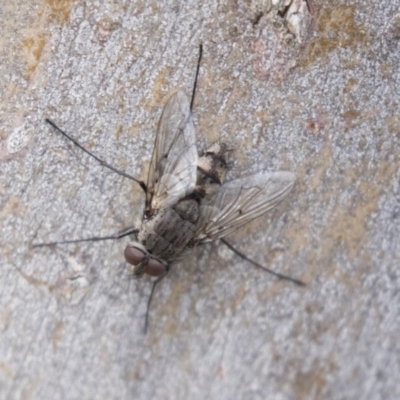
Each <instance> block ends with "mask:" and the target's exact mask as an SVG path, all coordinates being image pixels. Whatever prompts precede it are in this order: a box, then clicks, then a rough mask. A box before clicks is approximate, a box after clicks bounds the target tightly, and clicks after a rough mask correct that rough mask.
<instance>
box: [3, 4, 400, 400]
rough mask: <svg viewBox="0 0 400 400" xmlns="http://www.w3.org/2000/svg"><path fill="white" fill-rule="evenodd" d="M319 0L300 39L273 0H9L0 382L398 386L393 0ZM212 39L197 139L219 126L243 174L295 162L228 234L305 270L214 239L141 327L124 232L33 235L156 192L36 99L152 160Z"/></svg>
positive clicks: (293, 391) (228, 393)
mask: <svg viewBox="0 0 400 400" xmlns="http://www.w3.org/2000/svg"><path fill="white" fill-rule="evenodd" d="M294 1H296V2H298V1H299V0H294ZM306 10H307V13H308V14H307V13H306V14H307V15H306V14H304V15H303V17H304V18H305V19H304V20H303V22H304V26H303V28H304V31H302V33H301V35H300V36H299V37H297V38H293V37H292V40H290V34H288V32H286V36H285V34H284V33H285V29H286V28H287V26H286V25H285V21H284V17H285V10H283V11H282V12H280V13H277V12H275V14H273V10H272V11H271V10H270V9H269V8H268V1H261V0H260V1H244V0H243V1H242V0H240V1H232V0H222V1H220V2H215V1H211V0H206V1H202V2H196V1H192V0H190V1H187V2H178V1H166V2H154V1H153V2H145V1H126V0H121V1H106V2H100V1H96V0H89V1H82V0H76V1H72V0H70V1H68V0H64V1H61V0H60V1H55V0H41V1H40V0H33V1H30V2H23V1H12V2H6V1H5V0H2V1H1V7H0V19H1V27H2V28H1V32H2V33H1V37H0V57H1V62H0V76H1V79H0V93H1V95H0V121H1V124H0V160H1V161H0V162H1V164H0V167H1V174H0V196H1V201H0V224H1V234H0V235H1V259H0V266H1V268H0V282H1V304H0V330H1V333H0V398H1V399H52V400H53V399H54V400H55V399H170V400H173V399H251V400H253V399H260V400H261V399H274V400H275V399H374V400H375V399H398V398H400V380H399V376H400V340H399V337H400V336H399V335H400V289H399V288H400V272H399V271H400V270H399V267H400V262H399V261H400V237H399V234H400V227H399V222H400V184H399V180H400V167H399V158H400V157H399V155H400V151H399V139H400V117H399V98H400V85H399V83H400V67H399V65H400V56H399V54H400V3H399V0H386V1H372V0H358V1H357V0H350V1H345V0H334V1H329V2H328V1H327V2H323V1H319V2H318V1H313V2H311V1H310V0H309V2H308V6H307V7H306ZM286 11H287V10H286ZM273 15H274V16H273ZM279 19H280V21H279ZM303 28H302V29H303ZM199 43H203V45H204V57H203V62H202V64H201V70H200V78H199V82H198V91H197V96H196V99H195V104H194V119H195V124H196V127H197V131H198V136H199V147H200V148H202V146H204V145H205V144H207V143H211V142H212V141H214V140H216V139H218V138H219V139H220V140H222V141H225V142H228V143H229V144H230V145H231V146H232V147H233V148H234V149H235V152H234V154H233V157H232V160H231V161H232V170H231V172H230V178H234V177H238V176H242V175H245V174H250V173H254V172H256V171H260V170H271V171H275V170H290V171H293V172H295V173H296V175H297V178H298V179H297V182H296V185H295V188H294V190H293V192H292V193H291V195H290V196H289V198H288V199H286V200H285V201H284V202H283V203H282V204H281V205H280V206H279V207H278V208H277V209H276V210H275V211H274V212H272V213H270V214H268V215H266V216H265V217H263V218H262V219H260V220H258V221H254V222H252V223H251V224H249V225H248V226H246V227H245V228H244V229H242V230H241V231H238V232H237V233H235V234H234V235H231V237H229V240H230V242H231V243H234V244H235V245H236V246H237V247H238V248H239V249H240V250H242V251H245V252H246V253H247V254H248V255H250V256H252V257H253V258H254V259H256V260H257V261H259V262H261V263H263V264H265V265H266V266H268V267H270V268H272V269H274V270H276V271H279V272H281V273H285V274H288V275H291V276H293V277H296V278H299V279H302V280H303V281H305V282H306V283H307V285H306V286H305V287H304V288H299V287H296V286H294V285H293V284H291V283H288V282H284V281H279V280H277V279H276V278H274V277H272V276H270V275H268V274H266V273H263V272H262V271H260V270H259V269H257V268H255V267H253V266H251V265H250V264H248V263H246V262H244V261H242V260H240V259H238V258H237V256H235V255H234V254H233V253H231V252H230V251H229V250H228V249H227V248H226V247H223V246H222V245H221V244H218V243H214V244H212V245H208V246H204V247H203V248H198V249H196V250H195V251H194V252H193V256H192V257H191V258H189V259H187V260H186V261H184V262H182V263H181V264H178V265H176V267H175V268H173V270H172V272H171V274H170V275H169V276H168V277H167V278H166V279H165V281H164V282H163V283H162V284H161V285H160V287H159V288H158V290H157V292H156V294H155V298H154V302H153V305H152V308H151V313H150V330H149V332H148V334H147V335H144V334H143V323H144V314H145V310H146V302H147V298H148V295H149V292H150V288H151V280H150V279H149V278H145V279H143V280H140V281H135V280H132V279H131V278H130V277H129V274H128V269H127V266H126V264H125V262H124V258H123V249H124V248H125V245H126V244H127V243H128V242H129V238H125V239H123V240H121V241H118V242H102V243H80V244H76V245H68V246H57V247H54V248H32V243H35V242H36V243H37V242H42V241H51V240H61V239H74V238H83V237H88V236H92V235H107V234H112V233H115V232H118V231H120V230H122V229H124V228H126V227H129V226H132V225H135V224H139V223H140V217H141V213H142V210H143V200H144V199H143V194H142V193H141V191H140V190H138V188H137V187H136V186H135V185H134V183H133V182H131V181H128V180H126V179H124V178H122V177H120V176H118V175H115V174H113V173H112V172H111V171H108V170H105V169H104V168H102V167H100V166H99V165H98V164H97V163H96V162H95V161H94V160H92V159H90V158H89V157H88V156H87V155H85V154H83V153H82V152H80V151H79V150H78V149H76V148H75V147H74V146H73V145H71V144H70V143H68V142H67V141H66V140H65V139H64V138H62V137H60V135H59V134H57V132H55V131H54V130H53V129H51V127H49V126H48V125H47V124H45V122H44V118H46V117H48V118H52V119H53V120H54V121H56V122H57V123H58V124H59V125H60V126H61V127H63V128H64V129H65V130H67V131H68V132H69V133H70V134H72V135H74V136H75V137H76V138H78V139H79V140H80V141H81V142H82V143H84V144H85V146H87V147H88V148H89V149H91V150H92V151H93V152H95V153H96V154H97V155H99V156H101V157H102V158H103V159H105V160H107V161H108V162H110V163H111V164H112V165H114V166H116V167H117V168H120V169H123V170H125V171H127V172H128V173H130V174H133V175H136V176H138V177H140V178H141V179H144V178H145V177H146V172H147V168H148V165H149V161H150V156H151V151H152V148H153V142H154V135H155V132H156V128H157V123H158V120H159V118H160V115H161V111H162V107H163V105H164V104H165V102H166V100H167V99H168V96H169V95H170V94H171V93H173V91H175V90H176V89H178V88H183V89H184V90H186V91H187V92H188V93H190V91H191V88H192V85H193V77H194V73H195V68H196V62H197V54H198V45H199Z"/></svg>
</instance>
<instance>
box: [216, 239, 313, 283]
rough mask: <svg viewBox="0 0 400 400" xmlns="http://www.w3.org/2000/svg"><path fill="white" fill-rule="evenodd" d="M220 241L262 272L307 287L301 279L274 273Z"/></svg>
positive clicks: (224, 241)
mask: <svg viewBox="0 0 400 400" xmlns="http://www.w3.org/2000/svg"><path fill="white" fill-rule="evenodd" d="M220 240H221V242H222V243H223V244H224V245H225V246H226V247H228V249H230V250H232V251H233V252H234V253H235V254H237V255H238V256H239V257H240V258H242V259H243V260H245V261H248V262H249V263H251V264H253V265H254V266H256V267H258V268H261V269H262V270H264V271H266V272H268V273H269V274H271V275H274V276H276V277H277V278H279V279H284V280H285V281H289V282H292V283H294V284H296V285H299V286H305V285H306V284H305V283H304V282H302V281H300V280H299V279H295V278H291V277H290V276H287V275H283V274H280V273H278V272H275V271H272V270H271V269H269V268H266V267H264V266H262V265H261V264H259V263H257V262H256V261H254V260H251V259H250V258H248V257H247V256H246V255H244V254H243V253H242V252H240V251H239V250H237V249H236V248H235V247H233V246H232V245H231V244H230V243H228V242H227V241H226V240H225V239H220Z"/></svg>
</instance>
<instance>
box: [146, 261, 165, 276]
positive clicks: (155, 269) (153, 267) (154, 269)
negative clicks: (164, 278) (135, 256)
mask: <svg viewBox="0 0 400 400" xmlns="http://www.w3.org/2000/svg"><path fill="white" fill-rule="evenodd" d="M145 272H146V274H148V275H150V276H161V275H164V274H165V273H166V272H167V266H166V265H165V264H163V263H162V262H161V261H158V260H156V259H155V258H150V260H149V262H148V263H147V267H146V271H145Z"/></svg>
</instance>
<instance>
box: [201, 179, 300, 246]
mask: <svg viewBox="0 0 400 400" xmlns="http://www.w3.org/2000/svg"><path fill="white" fill-rule="evenodd" d="M294 181H295V176H294V174H292V173H291V172H271V173H269V172H261V173H258V174H255V175H251V176H248V177H244V178H241V179H236V180H233V181H230V182H227V183H225V184H224V185H222V186H221V187H220V189H219V190H218V192H217V193H215V194H214V195H212V196H210V197H206V198H205V199H204V200H203V201H202V203H201V206H200V218H199V220H198V223H197V231H196V235H195V243H196V244H202V243H206V242H210V241H213V240H216V239H220V238H222V237H223V236H225V235H228V234H229V233H231V232H233V231H235V230H236V229H238V228H240V227H241V226H242V225H244V224H246V223H247V222H250V221H252V220H253V219H255V218H257V217H259V216H261V215H262V214H264V213H266V212H267V211H269V210H270V209H271V208H273V207H275V206H276V205H277V204H279V203H280V202H281V201H282V200H283V199H284V198H285V197H286V196H287V194H288V193H289V192H290V191H291V189H292V187H293V184H294Z"/></svg>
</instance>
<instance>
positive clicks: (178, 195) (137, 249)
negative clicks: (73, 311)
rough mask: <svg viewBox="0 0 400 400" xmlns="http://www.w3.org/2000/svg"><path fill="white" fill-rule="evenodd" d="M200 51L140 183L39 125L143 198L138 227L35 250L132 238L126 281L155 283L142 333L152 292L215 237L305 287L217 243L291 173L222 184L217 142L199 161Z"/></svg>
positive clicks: (268, 205)
mask: <svg viewBox="0 0 400 400" xmlns="http://www.w3.org/2000/svg"><path fill="white" fill-rule="evenodd" d="M202 53H203V48H202V46H201V45H200V48H199V58H198V62H197V68H196V75H195V80H194V85H193V91H192V96H191V100H190V102H189V100H188V98H187V96H186V94H185V93H184V92H183V91H182V90H179V91H177V92H176V93H174V94H173V95H172V96H171V97H170V99H169V100H168V102H167V104H166V105H165V107H164V110H163V113H162V116H161V119H160V123H159V126H158V130H157V135H156V139H155V145H154V150H153V155H152V158H151V163H150V168H149V173H148V178H147V182H146V183H145V182H143V181H141V180H139V179H136V178H135V177H133V176H131V175H129V174H127V173H125V172H124V171H121V170H119V169H117V168H114V167H113V166H111V165H110V164H108V163H107V162H105V161H103V160H102V159H100V158H99V157H97V156H96V155H94V154H93V153H92V152H90V151H89V150H87V149H86V148H85V147H83V146H82V145H81V144H80V143H79V142H78V141H76V140H75V139H74V138H73V137H71V136H70V135H68V134H67V133H66V132H65V131H63V130H62V129H60V128H59V127H58V126H57V125H56V124H55V123H54V122H53V121H51V120H50V119H46V122H47V123H48V124H50V125H51V126H52V127H53V128H54V129H55V130H56V131H58V132H59V133H61V134H62V135H63V136H64V137H66V138H67V139H68V140H70V141H71V142H72V143H74V144H75V145H76V146H77V147H79V148H80V149H81V150H82V151H84V152H85V153H87V154H88V155H89V156H90V157H92V158H94V159H95V160H96V161H98V162H99V163H100V165H102V166H103V167H106V168H108V169H110V170H111V171H113V172H115V173H117V174H118V175H121V176H123V177H125V178H128V179H130V180H132V181H134V182H135V183H136V184H138V185H139V186H140V188H141V189H142V190H143V192H144V194H145V210H144V213H143V217H142V224H141V226H140V227H139V228H138V227H130V228H128V229H126V230H125V231H123V232H120V233H117V234H114V235H109V236H102V237H100V236H93V237H90V238H86V239H75V240H62V241H55V242H48V243H38V244H35V245H34V247H45V246H53V245H59V244H70V243H79V242H95V241H102V240H117V239H121V238H123V237H126V236H130V235H133V236H134V237H135V239H136V240H135V241H134V242H133V243H131V244H130V245H128V246H127V247H126V248H125V252H124V255H125V259H126V261H127V262H128V263H129V264H130V269H131V273H132V275H133V276H134V277H136V278H140V277H142V276H143V275H150V276H153V277H155V278H156V279H155V280H154V282H153V286H152V289H151V292H150V296H149V299H148V303H147V309H146V316H145V331H147V328H148V319H149V310H150V305H151V301H152V299H153V295H154V291H155V288H156V287H157V285H158V283H159V282H161V280H162V279H163V278H164V277H165V276H166V275H167V274H168V271H169V270H170V266H171V265H172V264H173V263H175V262H177V261H179V260H181V259H183V258H184V257H186V256H187V255H188V254H189V253H190V252H191V249H192V248H193V247H195V246H198V245H202V244H205V243H209V242H212V241H214V240H218V239H219V240H220V241H221V242H222V243H223V244H224V245H225V246H227V247H228V248H229V249H230V250H232V251H233V252H234V253H235V254H236V255H237V256H239V257H240V258H242V259H243V260H245V261H248V262H249V263H251V264H253V265H254V266H256V267H258V268H260V269H262V270H264V271H266V272H268V273H270V274H272V275H274V276H275V277H277V278H279V279H283V280H286V281H290V282H292V283H294V284H296V285H300V286H303V285H304V283H303V282H302V281H300V280H298V279H294V278H291V277H289V276H286V275H283V274H279V273H277V272H274V271H272V270H270V269H269V268H266V267H265V266H263V265H261V264H259V263H257V262H255V261H254V260H252V259H250V258H249V257H247V256H246V255H245V254H244V253H242V252H240V251H239V250H237V249H236V248H235V247H234V246H232V245H231V244H230V243H229V242H227V241H226V239H224V236H226V235H228V234H229V233H232V232H234V231H235V230H237V229H238V228H240V227H241V226H243V225H244V224H246V223H248V222H250V221H252V220H253V219H256V218H258V217H260V216H261V215H263V214H264V213H266V212H267V211H269V210H270V209H272V208H273V207H275V206H276V205H277V204H279V203H280V202H281V201H282V200H283V199H284V198H285V197H286V196H287V195H288V193H289V192H290V191H291V189H292V186H293V184H294V181H295V176H294V175H293V174H292V173H291V172H282V171H280V172H260V173H257V174H255V175H250V176H246V177H243V178H239V179H236V180H233V181H229V182H225V176H226V171H227V169H228V163H227V161H226V155H227V153H228V152H229V150H228V147H227V145H226V144H224V143H219V142H216V143H214V144H213V145H211V146H210V147H209V148H208V149H207V150H206V151H205V152H204V153H203V154H202V155H200V156H199V154H198V150H197V146H196V134H195V127H194V124H193V119H192V109H193V102H194V98H195V93H196V87H197V81H198V76H199V70H200V63H201V58H202Z"/></svg>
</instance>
